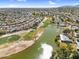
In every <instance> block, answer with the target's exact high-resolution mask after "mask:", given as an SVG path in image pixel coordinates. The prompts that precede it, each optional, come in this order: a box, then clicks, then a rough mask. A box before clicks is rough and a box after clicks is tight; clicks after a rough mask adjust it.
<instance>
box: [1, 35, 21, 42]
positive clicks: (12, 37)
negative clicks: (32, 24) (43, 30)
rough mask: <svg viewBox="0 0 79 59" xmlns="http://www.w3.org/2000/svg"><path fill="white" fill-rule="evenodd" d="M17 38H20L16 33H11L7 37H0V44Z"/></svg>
mask: <svg viewBox="0 0 79 59" xmlns="http://www.w3.org/2000/svg"><path fill="white" fill-rule="evenodd" d="M19 38H20V36H18V35H11V36H8V37H4V38H0V44H4V43H10V42H13V41H16V40H19Z"/></svg>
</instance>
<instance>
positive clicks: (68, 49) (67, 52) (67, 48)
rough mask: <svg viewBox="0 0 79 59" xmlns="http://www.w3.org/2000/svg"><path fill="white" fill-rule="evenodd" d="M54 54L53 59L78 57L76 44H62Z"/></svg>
mask: <svg viewBox="0 0 79 59" xmlns="http://www.w3.org/2000/svg"><path fill="white" fill-rule="evenodd" d="M53 54H54V55H53V57H52V59H74V56H77V55H78V53H77V49H76V44H74V43H73V44H66V43H60V45H59V47H57V48H56V49H55V50H54V52H53Z"/></svg>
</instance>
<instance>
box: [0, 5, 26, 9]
mask: <svg viewBox="0 0 79 59" xmlns="http://www.w3.org/2000/svg"><path fill="white" fill-rule="evenodd" d="M0 8H26V6H25V5H16V4H15V5H14V4H10V5H4V6H0Z"/></svg>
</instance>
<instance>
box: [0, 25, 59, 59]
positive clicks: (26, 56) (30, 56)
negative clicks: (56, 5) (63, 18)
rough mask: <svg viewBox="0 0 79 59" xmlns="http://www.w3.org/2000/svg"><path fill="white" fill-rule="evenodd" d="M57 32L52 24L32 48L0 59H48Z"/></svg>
mask: <svg viewBox="0 0 79 59" xmlns="http://www.w3.org/2000/svg"><path fill="white" fill-rule="evenodd" d="M58 32H59V29H58V28H57V26H56V25H55V24H52V25H50V26H48V27H47V28H46V29H45V31H44V33H43V35H42V36H41V37H40V38H39V40H38V41H37V42H36V43H35V44H34V45H33V46H31V47H29V48H27V49H25V50H24V51H22V52H19V53H17V54H15V55H11V56H8V57H6V58H1V59H50V57H51V56H52V51H53V48H54V44H53V39H54V38H55V37H56V36H57V35H58ZM45 56H46V57H45Z"/></svg>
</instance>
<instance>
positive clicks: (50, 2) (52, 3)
mask: <svg viewBox="0 0 79 59" xmlns="http://www.w3.org/2000/svg"><path fill="white" fill-rule="evenodd" d="M48 2H49V4H51V5H54V4H56V3H55V2H52V1H48Z"/></svg>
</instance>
